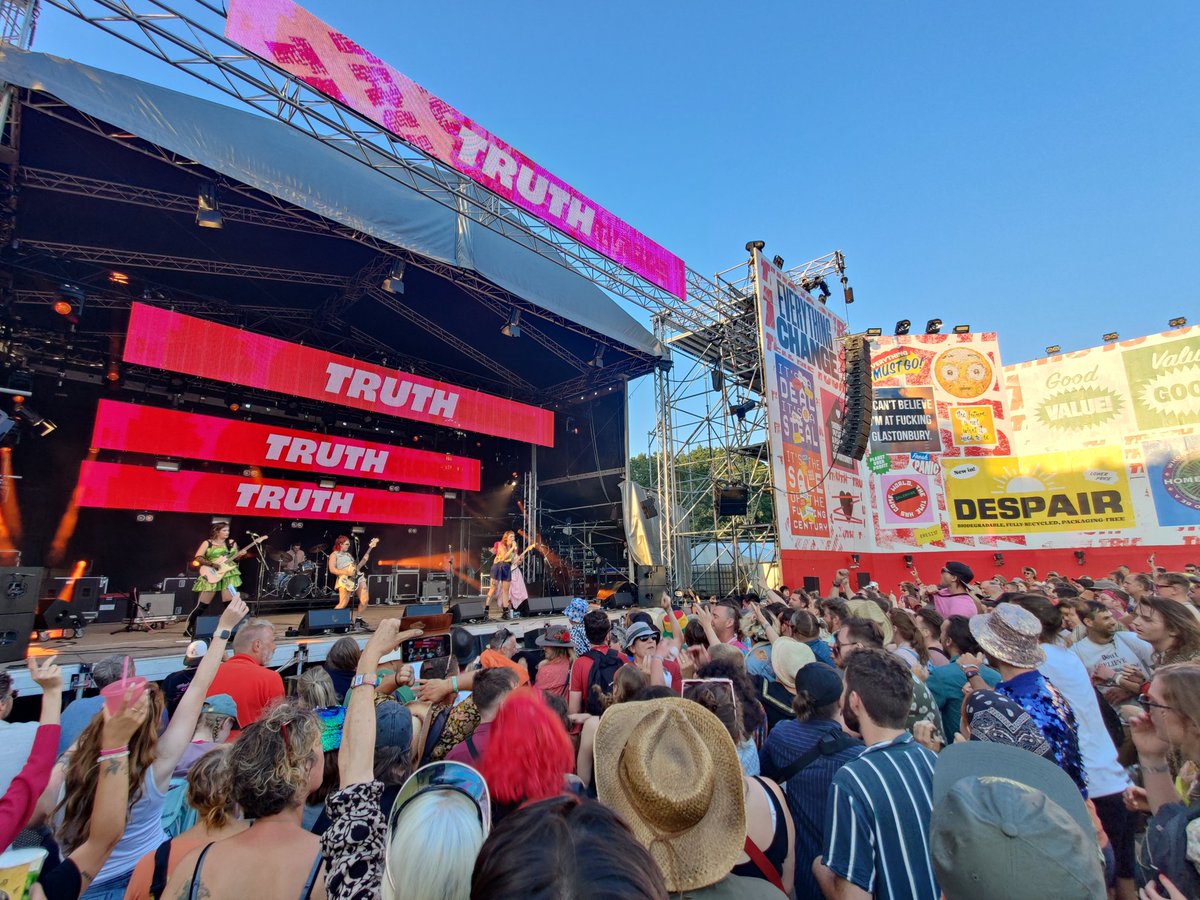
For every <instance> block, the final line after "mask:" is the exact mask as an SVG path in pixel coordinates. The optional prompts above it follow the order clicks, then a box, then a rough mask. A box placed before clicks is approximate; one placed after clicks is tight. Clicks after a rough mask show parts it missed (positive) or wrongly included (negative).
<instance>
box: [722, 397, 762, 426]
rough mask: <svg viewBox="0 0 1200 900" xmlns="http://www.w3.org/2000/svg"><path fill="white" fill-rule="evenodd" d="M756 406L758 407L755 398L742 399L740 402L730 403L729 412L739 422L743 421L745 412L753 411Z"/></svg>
mask: <svg viewBox="0 0 1200 900" xmlns="http://www.w3.org/2000/svg"><path fill="white" fill-rule="evenodd" d="M757 408H758V401H757V400H743V401H742V402H741V403H734V404H731V405H730V407H729V414H730V415H731V416H737V420H738V421H739V422H745V421H746V414H747V413H749V412H753V411H754V410H755V409H757Z"/></svg>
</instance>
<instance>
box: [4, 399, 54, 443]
mask: <svg viewBox="0 0 1200 900" xmlns="http://www.w3.org/2000/svg"><path fill="white" fill-rule="evenodd" d="M13 414H14V415H15V416H16V417H17V418H18V419H21V420H22V421H24V422H25V424H26V425H28V426H29V427H30V428H40V429H41V431H42V435H41V436H42V437H45V436H46V435H48V434H49V433H50V432H52V431H54V430H56V429H57V428H58V426H57V425H55V424H54V423H53V422H51V421H50V420H49V419H47V418H46V417H45V416H43V415H42V414H41V413H39V412H37V411H36V410H34V409H33V408H32V407H30V406H27V405H25V404H24V403H22V404H21V405H20V406H18V407H17V409H15V410H14V411H13Z"/></svg>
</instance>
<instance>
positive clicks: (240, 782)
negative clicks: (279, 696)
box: [229, 700, 321, 819]
mask: <svg viewBox="0 0 1200 900" xmlns="http://www.w3.org/2000/svg"><path fill="white" fill-rule="evenodd" d="M320 734H321V726H320V724H319V723H318V722H317V717H316V715H314V714H313V712H312V710H310V709H307V708H305V707H304V706H302V705H300V704H299V703H297V702H295V701H293V700H283V701H280V702H279V703H275V704H273V705H272V706H270V707H268V708H267V710H266V711H265V712H264V713H263V715H262V718H260V719H259V720H258V721H257V722H255V723H253V724H252V725H250V727H248V728H246V729H245V730H244V731H243V732H242V734H241V737H239V738H238V739H237V741H236V742H235V743H234V745H233V749H231V750H230V751H229V772H230V776H231V777H232V779H233V794H234V799H235V800H236V801H237V804H238V806H240V807H241V808H242V813H243V815H245V817H246V818H247V819H261V818H264V817H265V816H273V815H275V814H276V813H279V812H282V811H283V810H285V809H287V808H288V807H289V806H297V805H299V804H301V803H303V802H304V798H305V796H306V794H307V793H308V773H309V770H310V769H312V767H313V766H315V765H320V759H319V757H320V754H319V753H318V752H316V751H315V750H314V749H313V748H314V746H317V741H318V738H319V737H320Z"/></svg>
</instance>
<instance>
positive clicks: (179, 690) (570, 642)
mask: <svg viewBox="0 0 1200 900" xmlns="http://www.w3.org/2000/svg"><path fill="white" fill-rule="evenodd" d="M848 575H849V573H848V572H846V571H845V570H843V571H840V572H838V573H837V575H836V576H835V578H834V579H833V588H832V590H831V592H830V593H829V594H828V595H827V596H814V595H811V594H809V593H806V592H804V591H798V590H797V591H792V590H789V589H788V588H787V587H780V588H778V589H777V590H768V589H766V588H765V587H762V588H760V589H759V590H757V591H756V592H754V593H747V594H743V595H738V596H736V597H727V598H721V599H718V598H716V597H710V598H708V599H707V600H702V599H701V598H700V597H698V596H696V595H694V594H691V593H690V592H688V593H687V594H686V595H683V596H675V597H672V596H669V595H664V596H663V597H662V599H661V603H660V605H659V606H658V607H656V608H653V609H638V610H630V611H627V612H625V613H623V614H614V613H610V612H609V611H606V610H604V609H601V608H598V607H595V606H594V605H593V606H589V604H587V603H586V602H584V601H582V600H577V601H575V602H574V603H572V604H571V605H570V607H569V608H568V610H567V623H566V624H557V623H550V624H546V625H544V626H542V627H540V628H537V629H536V630H534V631H531V632H530V633H528V634H523V633H520V632H519V631H518V630H517V626H515V625H509V624H507V623H506V625H505V626H504V627H501V628H499V629H497V630H496V631H495V633H494V634H492V635H490V636H489V637H488V638H487V642H486V645H485V646H480V645H479V643H478V639H477V638H476V637H475V636H474V635H472V634H469V633H468V632H466V631H465V630H462V629H455V630H454V632H453V633H452V635H451V646H452V648H453V654H452V655H451V656H450V657H449V658H446V659H434V660H426V661H425V662H423V663H421V664H419V665H416V664H414V665H411V666H410V665H404V664H399V663H398V662H396V661H395V660H397V659H398V654H397V651H398V649H399V648H400V647H401V645H402V644H403V643H404V641H406V640H408V639H410V638H413V637H417V636H420V635H422V631H421V629H410V630H408V631H401V624H400V621H399V620H395V619H389V620H385V621H383V622H382V623H381V624H380V626H379V627H378V628H377V630H376V631H375V632H374V633H373V634H372V635H370V637H369V638H368V639H366V640H365V642H364V643H360V641H362V640H363V639H362V638H355V637H350V636H348V637H345V638H342V639H340V640H338V641H337V642H336V643H335V644H333V645H332V646H331V647H330V649H329V652H328V656H327V658H326V660H325V661H324V663H323V664H321V665H317V666H313V667H311V668H309V669H307V670H306V671H304V672H302V673H300V674H299V675H298V676H297V677H295V678H293V679H291V683H290V685H289V684H287V683H285V681H284V679H283V678H282V677H281V676H280V675H279V674H278V673H276V672H274V671H272V670H271V669H270V668H268V666H269V663H270V661H271V659H272V656H273V654H274V649H275V632H274V629H273V627H272V625H271V623H269V622H267V621H264V620H259V619H253V618H247V613H248V610H247V608H246V606H245V604H244V603H242V601H241V600H234V601H233V602H232V603H230V604H229V605H228V607H227V608H226V610H225V612H224V613H223V614H222V616H221V619H220V622H219V624H218V627H217V630H216V633H215V634H214V635H213V637H212V639H211V641H210V642H208V643H207V644H206V643H204V642H199V641H197V642H193V644H192V645H190V646H189V647H188V650H187V655H186V657H185V663H184V669H183V670H181V671H180V672H178V673H174V674H173V675H171V676H170V677H168V678H167V679H166V680H165V681H164V682H163V684H162V686H161V687H160V686H159V685H157V684H149V683H147V681H146V679H144V678H142V677H139V676H138V674H137V672H136V668H135V667H134V666H133V664H132V661H131V660H129V659H127V658H124V657H120V656H118V657H114V658H111V659H108V660H104V661H102V662H101V663H98V664H97V665H96V666H95V667H94V671H93V677H94V680H95V682H96V685H97V687H99V688H100V689H101V691H100V694H99V695H97V696H95V697H84V698H82V699H76V700H74V701H72V702H70V703H69V704H68V705H67V706H66V707H65V710H64V708H63V691H62V676H61V673H60V671H59V669H58V667H57V666H56V665H55V663H54V659H53V658H45V659H40V660H39V659H31V660H29V662H28V667H29V673H30V676H31V678H33V680H34V681H36V682H37V684H38V685H39V686H40V687H41V690H42V706H41V717H40V720H39V721H38V722H36V723H9V722H2V723H0V735H3V736H5V737H6V738H7V740H5V741H0V790H3V792H4V793H3V798H2V799H0V835H2V838H0V840H2V841H3V844H2V845H0V846H4V847H14V848H36V849H37V851H38V854H37V855H38V857H39V858H40V860H41V862H40V874H38V875H37V880H36V881H35V882H34V883H33V884H32V885H31V887H30V888H29V890H30V896H33V897H39V898H41V897H45V898H49V900H59V898H66V897H70V898H77V897H84V898H88V900H110V898H120V897H128V898H138V900H141V898H162V897H169V898H171V900H176V898H178V900H187V898H235V897H236V898H243V897H263V898H274V897H279V898H293V897H300V898H308V897H314V898H320V897H332V898H338V900H343V898H346V900H349V898H354V900H359V898H362V900H367V898H370V900H375V898H386V900H397V898H413V900H455V898H468V897H472V898H482V897H548V898H549V897H588V896H595V897H600V896H604V897H622V898H624V897H629V898H639V897H654V898H663V897H666V896H668V895H671V896H683V897H712V898H720V897H738V898H757V897H762V898H770V897H779V896H781V895H783V896H787V897H795V898H798V900H806V898H854V897H879V898H900V897H904V898H929V900H936V898H939V897H946V898H949V900H957V898H970V900H987V898H993V897H995V898H999V897H1019V896H1048V897H1056V898H1058V897H1062V898H1075V897H1079V898H1101V897H1110V898H1114V900H1128V898H1133V897H1138V896H1140V897H1142V898H1145V900H1154V898H1160V897H1163V898H1183V897H1195V896H1197V895H1198V894H1200V802H1197V801H1198V799H1200V575H1198V574H1197V571H1196V567H1195V566H1189V567H1187V571H1185V572H1182V573H1171V572H1166V571H1162V570H1158V569H1155V568H1153V566H1152V567H1151V571H1149V572H1145V573H1134V572H1131V571H1129V570H1128V569H1127V568H1125V567H1121V568H1119V569H1118V570H1116V571H1114V572H1112V573H1108V574H1107V575H1105V576H1104V577H1100V578H1095V579H1091V578H1085V577H1079V578H1068V577H1064V576H1061V575H1059V574H1057V573H1047V574H1046V575H1045V576H1044V577H1041V576H1039V574H1038V573H1037V572H1035V571H1033V570H1032V569H1026V570H1024V571H1023V572H1022V574H1021V577H1020V578H1014V579H1011V580H1010V579H1005V578H1003V577H1001V576H996V577H993V578H991V579H988V580H977V579H976V578H975V574H974V573H973V572H972V571H971V569H970V567H969V566H967V565H966V564H964V563H961V562H956V561H949V562H947V563H946V564H945V566H944V567H943V569H942V571H941V578H940V583H939V584H938V585H935V586H922V585H919V584H916V583H915V582H914V583H904V584H901V585H897V590H896V591H895V592H894V593H888V594H884V593H883V592H882V591H881V589H880V588H879V587H878V585H875V584H873V583H872V584H868V585H865V586H863V587H862V588H860V589H858V590H855V589H853V588H851V586H850V579H849V577H848ZM227 648H228V649H229V650H232V655H228V654H227ZM11 710H12V684H11V678H10V677H9V676H8V675H7V674H4V673H0V719H6V718H7V717H8V716H9V715H10V713H11Z"/></svg>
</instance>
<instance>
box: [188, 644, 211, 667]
mask: <svg viewBox="0 0 1200 900" xmlns="http://www.w3.org/2000/svg"><path fill="white" fill-rule="evenodd" d="M207 652H208V644H206V643H205V642H204V641H192V642H191V643H190V644H188V645H187V649H186V650H184V651H183V664H184V665H185V666H195V665H198V664H199V663H200V660H202V659H203V658H204V654H205V653H207Z"/></svg>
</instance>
